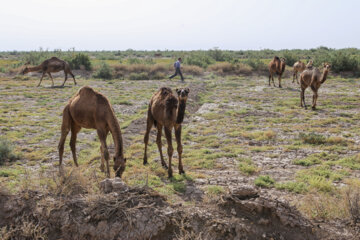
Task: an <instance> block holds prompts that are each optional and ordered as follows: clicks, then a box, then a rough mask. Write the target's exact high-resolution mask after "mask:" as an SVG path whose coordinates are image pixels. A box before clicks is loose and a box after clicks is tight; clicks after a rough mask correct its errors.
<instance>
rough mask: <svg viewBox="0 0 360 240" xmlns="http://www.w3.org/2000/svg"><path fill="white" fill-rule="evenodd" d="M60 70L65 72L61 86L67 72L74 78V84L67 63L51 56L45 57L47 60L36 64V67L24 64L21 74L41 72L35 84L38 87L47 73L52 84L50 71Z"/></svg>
mask: <svg viewBox="0 0 360 240" xmlns="http://www.w3.org/2000/svg"><path fill="white" fill-rule="evenodd" d="M60 71H64V73H65V80H64V83H63V84H62V85H61V86H62V87H63V86H64V85H65V82H66V80H67V78H68V74H70V75H71V77H72V78H73V79H74V83H75V85H76V81H75V76H74V74H73V73H72V72H71V69H70V66H69V64H68V63H67V62H65V61H63V60H60V59H58V58H57V57H52V58H50V59H47V60H45V61H43V62H42V63H41V64H40V65H39V66H36V67H27V66H26V67H25V69H24V70H23V71H22V74H26V73H29V72H42V76H41V78H40V82H39V84H38V85H37V86H38V87H39V86H40V84H41V81H42V79H43V77H44V76H45V74H46V73H47V74H48V75H49V77H50V78H51V81H52V85H51V86H54V79H53V78H52V76H51V73H52V72H60Z"/></svg>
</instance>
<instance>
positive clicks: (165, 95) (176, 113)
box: [144, 87, 190, 178]
mask: <svg viewBox="0 0 360 240" xmlns="http://www.w3.org/2000/svg"><path fill="white" fill-rule="evenodd" d="M189 92H190V90H189V88H184V89H176V93H177V95H178V97H175V96H174V94H173V92H172V90H171V89H170V88H167V87H162V88H160V89H159V90H158V91H157V92H156V93H155V94H154V95H153V96H152V98H151V100H150V103H149V108H148V115H147V123H146V132H145V136H144V143H145V151H144V165H146V164H147V163H148V161H147V145H148V142H149V133H150V130H151V128H152V126H153V125H154V126H155V127H156V128H157V138H156V143H157V146H158V149H159V152H160V159H161V164H162V166H163V167H164V168H165V169H168V176H169V178H171V177H172V176H173V175H172V167H171V158H172V155H173V151H174V150H173V146H172V142H171V131H172V128H174V129H175V137H176V143H177V152H178V155H179V173H180V174H185V171H184V168H183V165H182V162H181V154H182V145H181V123H182V122H183V120H184V115H185V108H186V101H187V97H188V94H189ZM163 127H164V129H165V136H166V140H167V144H168V149H167V153H168V157H169V167H168V166H167V165H166V163H165V161H164V157H163V154H162V149H161V135H162V128H163Z"/></svg>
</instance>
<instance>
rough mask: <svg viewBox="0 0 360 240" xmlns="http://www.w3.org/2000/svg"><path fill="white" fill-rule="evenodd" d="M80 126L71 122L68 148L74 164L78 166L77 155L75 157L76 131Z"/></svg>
mask: <svg viewBox="0 0 360 240" xmlns="http://www.w3.org/2000/svg"><path fill="white" fill-rule="evenodd" d="M80 129H81V127H80V126H78V125H76V124H75V123H73V124H72V125H71V139H70V148H71V152H72V155H73V160H74V163H75V166H76V167H78V166H79V164H78V162H77V157H76V137H77V134H78V132H79V131H80Z"/></svg>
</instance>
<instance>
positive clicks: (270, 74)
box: [269, 73, 271, 86]
mask: <svg viewBox="0 0 360 240" xmlns="http://www.w3.org/2000/svg"><path fill="white" fill-rule="evenodd" d="M270 79H271V73H270V74H269V86H271V84H270Z"/></svg>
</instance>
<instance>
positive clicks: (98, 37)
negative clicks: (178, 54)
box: [0, 0, 360, 51]
mask: <svg viewBox="0 0 360 240" xmlns="http://www.w3.org/2000/svg"><path fill="white" fill-rule="evenodd" d="M359 11H360V1H359V0H341V1H340V0H327V1H323V0H312V1H311V0H298V1H290V0H271V1H270V0H247V1H243V0H3V2H2V3H1V7H0V51H12V50H18V51H21V50H38V49H39V48H40V47H42V48H43V49H49V50H53V49H62V50H68V49H70V48H75V49H76V50H126V49H130V48H131V49H135V50H166V49H168V50H199V49H203V50H206V49H210V48H214V47H219V48H220V49H228V50H248V49H253V50H260V49H293V48H298V49H309V48H316V47H319V46H327V47H330V48H347V47H356V48H360V27H359V24H360V12H359Z"/></svg>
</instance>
